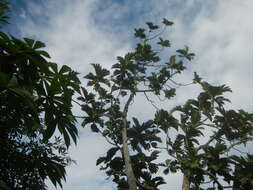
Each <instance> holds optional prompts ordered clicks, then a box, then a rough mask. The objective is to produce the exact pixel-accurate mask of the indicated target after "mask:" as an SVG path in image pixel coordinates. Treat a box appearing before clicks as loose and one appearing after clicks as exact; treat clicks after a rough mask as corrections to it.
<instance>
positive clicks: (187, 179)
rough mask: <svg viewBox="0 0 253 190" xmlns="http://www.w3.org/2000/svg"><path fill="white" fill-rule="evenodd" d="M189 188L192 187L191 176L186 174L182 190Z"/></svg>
mask: <svg viewBox="0 0 253 190" xmlns="http://www.w3.org/2000/svg"><path fill="white" fill-rule="evenodd" d="M189 189H190V181H189V178H188V177H187V176H186V175H185V174H184V179H183V185H182V190H189Z"/></svg>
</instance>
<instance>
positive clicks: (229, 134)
mask: <svg viewBox="0 0 253 190" xmlns="http://www.w3.org/2000/svg"><path fill="white" fill-rule="evenodd" d="M146 24H147V29H145V28H139V29H135V37H136V38H138V39H139V40H140V42H139V43H137V46H136V48H135V50H134V51H133V52H130V53H127V54H126V55H125V56H124V57H117V60H118V63H116V64H114V65H113V66H112V68H111V71H109V70H107V69H105V68H102V67H101V65H99V64H93V65H92V66H93V68H94V72H93V73H92V72H91V73H89V74H88V75H86V76H85V78H86V80H87V86H88V87H87V88H84V87H82V96H80V97H79V100H80V101H82V102H83V103H82V106H81V107H82V110H83V111H84V113H85V116H84V117H83V122H82V125H83V126H89V127H90V128H91V130H92V131H93V132H96V133H100V134H101V135H102V136H103V137H105V139H106V140H107V141H108V143H110V144H111V145H112V147H111V148H110V149H109V150H108V151H107V153H106V155H105V156H103V157H100V158H99V159H98V160H97V165H101V170H104V171H105V172H106V174H107V175H108V176H110V177H113V181H114V182H115V183H116V184H117V187H118V189H119V190H126V189H130V190H137V189H140V190H153V189H158V186H159V185H161V184H164V183H165V182H164V180H163V178H162V177H161V176H157V175H158V173H157V172H158V169H159V168H164V167H165V169H164V173H165V174H167V173H169V172H177V171H181V172H182V173H183V174H184V179H183V187H182V188H183V189H184V190H188V189H190V188H191V189H201V185H202V184H205V183H206V180H208V179H209V180H210V182H209V184H210V183H212V184H213V187H211V188H209V189H215V188H216V187H217V188H218V189H223V188H225V187H224V185H223V182H228V183H229V184H231V183H234V187H236V188H239V189H243V188H245V187H246V186H247V187H249V188H250V189H251V186H250V184H251V183H252V174H251V173H250V172H249V171H250V170H245V168H247V167H249V166H250V167H252V156H251V155H248V157H243V156H242V155H241V154H240V155H236V154H233V155H227V154H226V153H228V152H230V150H231V149H232V148H235V146H237V145H240V144H247V142H249V141H251V140H252V129H251V128H252V121H253V117H252V114H250V113H247V112H245V111H243V110H240V111H234V110H225V108H224V103H225V102H226V101H229V100H228V99H226V98H225V97H223V93H225V92H227V91H231V90H230V88H229V87H227V86H225V85H221V86H212V85H210V84H209V83H207V82H204V81H202V80H201V78H200V77H199V76H198V75H197V74H196V73H195V75H194V79H193V82H192V83H191V84H193V83H195V84H199V85H201V87H202V88H203V90H204V91H203V92H201V93H200V95H199V96H198V98H197V99H196V100H189V101H187V103H186V104H185V105H183V106H178V107H176V108H174V109H172V110H171V111H166V110H164V109H161V108H160V107H158V106H156V105H155V104H154V102H153V101H152V100H151V98H150V97H152V96H158V97H159V99H160V100H161V99H166V100H170V99H171V97H174V96H175V95H176V87H179V86H182V85H183V84H181V83H179V82H177V81H175V79H174V78H175V76H176V75H179V74H181V73H182V71H184V70H185V69H186V66H185V65H186V64H190V61H191V60H192V59H193V57H194V54H193V53H191V52H190V51H189V48H188V47H185V48H183V49H179V50H177V51H176V54H175V55H170V56H169V57H165V56H159V55H161V52H162V51H163V50H164V49H166V48H169V47H170V41H169V40H167V39H163V38H162V33H163V31H164V30H165V28H167V27H170V26H171V25H172V24H173V22H171V21H169V20H167V19H164V20H163V25H164V29H162V30H161V31H159V29H160V27H159V26H158V25H154V24H153V23H151V22H147V23H146ZM157 39H158V41H157ZM155 42H156V43H155ZM155 49H157V50H155ZM185 63H186V64H185ZM90 87H91V88H90ZM139 94H143V95H144V96H145V97H146V100H147V103H151V104H152V105H153V106H154V107H155V108H156V109H157V112H156V114H155V115H154V118H151V119H149V120H147V121H145V122H142V123H141V122H140V121H139V120H138V119H137V118H132V120H130V119H129V118H128V112H129V108H130V106H131V104H133V100H134V98H135V97H136V96H137V95H139ZM176 112H178V113H179V114H180V115H179V117H176V116H175V113H176ZM207 128H211V129H212V132H211V133H212V134H211V135H210V138H209V139H208V141H207V142H205V143H204V144H201V143H200V140H201V139H200V137H201V136H202V137H206V133H205V130H207ZM171 130H176V132H177V134H176V136H175V137H173V136H171V133H169V131H171ZM163 134H164V135H165V140H163V139H164V138H163V137H162V136H163ZM163 143H165V145H166V146H165V147H161V145H162V144H163ZM163 150H166V151H167V153H168V158H169V159H167V160H166V161H165V162H164V163H157V161H156V160H157V158H158V156H159V153H160V152H161V151H163ZM242 170H244V171H245V172H243V173H242V172H241V171H242ZM219 177H224V178H223V181H222V182H220V178H219ZM231 188H232V186H231Z"/></svg>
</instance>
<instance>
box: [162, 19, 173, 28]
mask: <svg viewBox="0 0 253 190" xmlns="http://www.w3.org/2000/svg"><path fill="white" fill-rule="evenodd" d="M163 24H165V25H166V26H171V25H173V24H174V23H173V22H171V21H169V20H167V19H166V18H164V19H163Z"/></svg>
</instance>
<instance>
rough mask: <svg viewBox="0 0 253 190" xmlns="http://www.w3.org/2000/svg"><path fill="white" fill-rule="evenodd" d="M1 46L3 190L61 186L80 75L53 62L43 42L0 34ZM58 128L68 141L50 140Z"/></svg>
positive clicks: (0, 182) (73, 135)
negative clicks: (73, 101)
mask: <svg viewBox="0 0 253 190" xmlns="http://www.w3.org/2000/svg"><path fill="white" fill-rule="evenodd" d="M1 6H2V5H1ZM1 10H2V9H1ZM1 15H2V14H1ZM2 18H3V17H2ZM0 47H1V48H0V133H1V137H0V163H1V164H0V187H1V189H46V185H45V183H44V181H45V179H46V178H49V179H50V180H51V181H52V183H53V184H54V185H55V186H56V185H60V186H61V184H62V180H65V166H66V165H68V164H69V163H70V161H71V160H70V158H69V157H68V155H67V148H68V147H69V145H70V143H71V139H72V140H73V141H74V142H75V143H76V140H77V128H76V126H75V124H76V123H75V122H76V119H75V117H74V115H73V114H72V110H71V109H72V97H73V95H74V93H75V92H79V84H80V81H79V79H78V78H77V73H76V72H74V71H72V69H70V68H69V67H68V66H66V65H64V66H62V67H61V68H60V69H59V68H58V66H57V64H55V63H52V62H49V61H48V60H49V58H50V56H49V55H48V53H47V52H46V51H44V50H42V49H41V48H44V47H45V45H44V43H42V42H39V41H35V40H32V39H28V38H25V39H23V40H21V39H17V38H15V37H12V36H11V37H10V36H8V35H6V34H4V33H3V32H0ZM56 129H57V130H58V131H59V132H60V134H61V135H62V136H63V139H64V141H62V140H61V138H56V139H55V140H53V139H52V138H51V137H52V136H53V134H54V133H55V130H56Z"/></svg>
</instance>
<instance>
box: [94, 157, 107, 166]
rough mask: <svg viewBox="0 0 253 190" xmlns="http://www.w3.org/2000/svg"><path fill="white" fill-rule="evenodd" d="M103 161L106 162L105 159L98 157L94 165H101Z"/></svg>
mask: <svg viewBox="0 0 253 190" xmlns="http://www.w3.org/2000/svg"><path fill="white" fill-rule="evenodd" d="M105 160H106V157H99V158H98V159H97V162H96V165H99V164H101V163H102V162H104V161H105Z"/></svg>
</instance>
